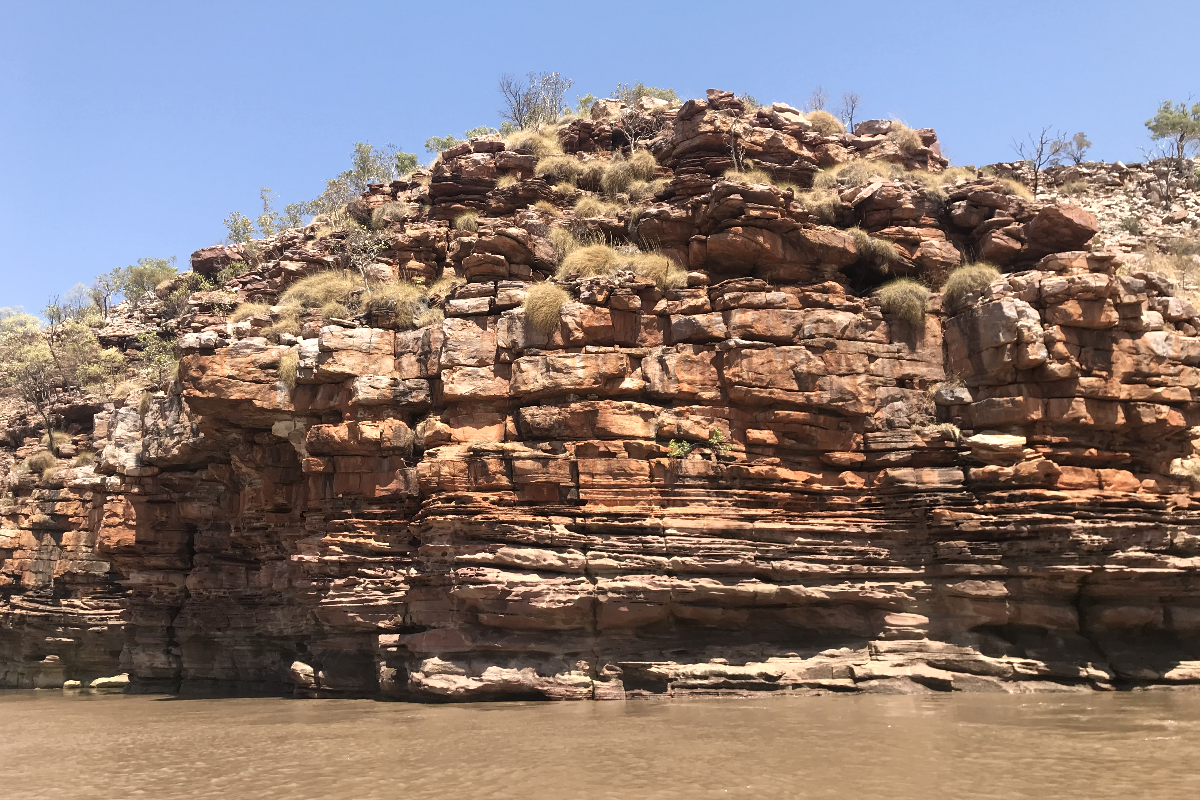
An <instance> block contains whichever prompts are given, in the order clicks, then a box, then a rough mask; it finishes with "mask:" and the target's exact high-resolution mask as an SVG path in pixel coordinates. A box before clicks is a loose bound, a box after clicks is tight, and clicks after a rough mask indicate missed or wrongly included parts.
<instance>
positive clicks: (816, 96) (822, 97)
mask: <svg viewBox="0 0 1200 800" xmlns="http://www.w3.org/2000/svg"><path fill="white" fill-rule="evenodd" d="M828 103H829V92H827V91H825V87H824V86H818V87H817V88H815V89H813V90H812V94H810V95H809V96H808V102H807V103H805V104H804V110H805V111H824V110H825V106H826V105H827V104H828Z"/></svg>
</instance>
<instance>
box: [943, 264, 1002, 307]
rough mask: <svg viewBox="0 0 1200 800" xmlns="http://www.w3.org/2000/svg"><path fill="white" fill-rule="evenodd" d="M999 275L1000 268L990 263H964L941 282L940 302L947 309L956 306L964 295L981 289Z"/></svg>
mask: <svg viewBox="0 0 1200 800" xmlns="http://www.w3.org/2000/svg"><path fill="white" fill-rule="evenodd" d="M999 277H1000V270H998V269H996V268H995V267H993V266H992V265H991V264H965V265H963V266H961V267H959V268H958V269H956V270H954V272H951V273H950V276H949V277H948V278H946V282H945V283H944V284H942V303H944V304H945V306H946V308H947V309H948V310H949V309H953V308H956V307H957V306H958V304H959V302H961V301H962V299H963V298H964V297H966V296H967V295H969V294H974V293H975V292H981V291H983V290H984V289H986V288H987V287H988V286H990V285H991V284H992V281H994V280H996V279H997V278H999Z"/></svg>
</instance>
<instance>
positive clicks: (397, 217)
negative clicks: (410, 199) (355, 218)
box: [371, 203, 409, 230]
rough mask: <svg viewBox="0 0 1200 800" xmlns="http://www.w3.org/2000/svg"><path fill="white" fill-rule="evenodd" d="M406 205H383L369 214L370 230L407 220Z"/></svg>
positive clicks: (407, 211) (407, 210)
mask: <svg viewBox="0 0 1200 800" xmlns="http://www.w3.org/2000/svg"><path fill="white" fill-rule="evenodd" d="M408 214H409V208H408V203H384V204H383V205H381V206H379V207H378V208H376V209H375V210H373V211H372V212H371V228H372V229H373V230H379V229H380V228H386V227H387V226H388V225H392V224H395V223H399V222H404V220H406V219H408Z"/></svg>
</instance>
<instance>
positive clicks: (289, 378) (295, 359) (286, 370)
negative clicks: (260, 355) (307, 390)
mask: <svg viewBox="0 0 1200 800" xmlns="http://www.w3.org/2000/svg"><path fill="white" fill-rule="evenodd" d="M299 366H300V353H299V352H297V350H296V348H295V347H292V348H289V349H288V350H287V352H285V353H284V354H283V355H282V356H280V358H279V382H280V383H282V384H283V385H284V386H286V387H287V388H288V390H289V391H291V390H293V389H295V388H296V369H297V367H299Z"/></svg>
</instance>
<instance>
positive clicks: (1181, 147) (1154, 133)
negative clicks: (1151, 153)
mask: <svg viewBox="0 0 1200 800" xmlns="http://www.w3.org/2000/svg"><path fill="white" fill-rule="evenodd" d="M1191 99H1192V98H1191V97H1189V98H1188V100H1189V101H1190V100H1191ZM1146 128H1147V129H1149V131H1150V138H1151V139H1153V140H1155V141H1158V140H1160V139H1162V140H1166V141H1168V142H1170V143H1171V146H1172V147H1173V148H1174V149H1175V157H1176V158H1177V159H1179V161H1181V162H1182V161H1183V159H1185V158H1187V154H1188V152H1189V151H1190V150H1191V149H1193V148H1194V147H1195V145H1196V144H1197V143H1198V142H1200V103H1195V104H1194V105H1192V107H1191V108H1190V109H1189V108H1188V105H1187V103H1176V104H1172V103H1171V101H1170V100H1164V101H1163V102H1162V104H1161V105H1160V106H1159V107H1158V111H1157V112H1156V113H1155V114H1154V116H1153V117H1152V118H1150V119H1148V120H1146Z"/></svg>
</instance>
